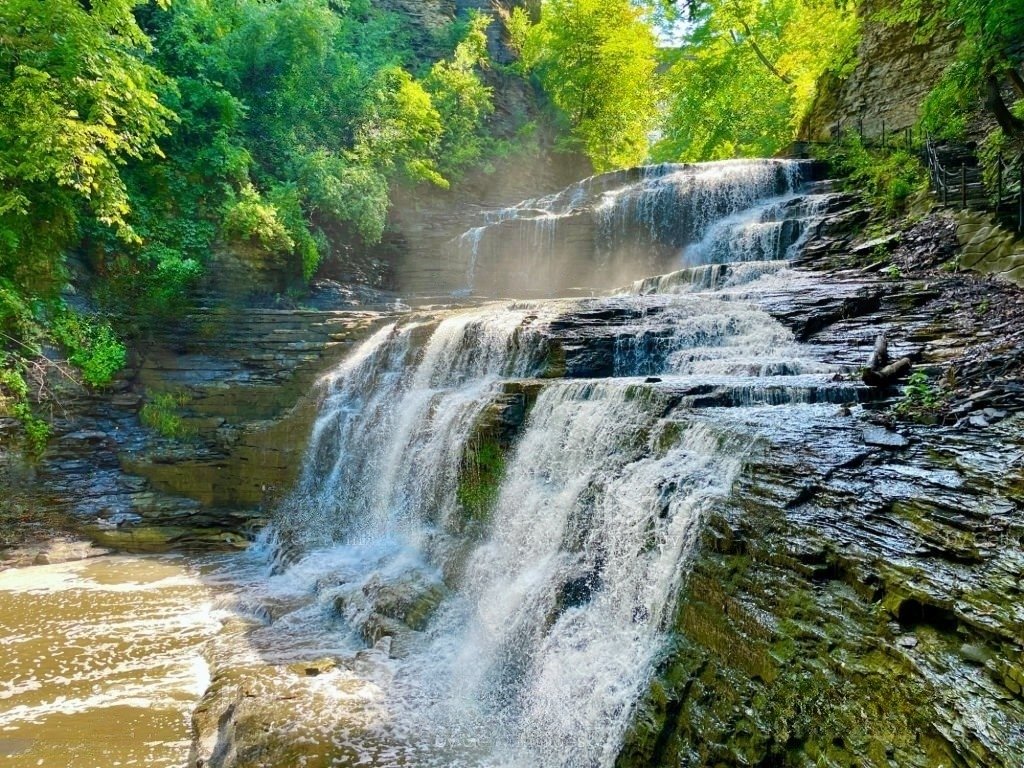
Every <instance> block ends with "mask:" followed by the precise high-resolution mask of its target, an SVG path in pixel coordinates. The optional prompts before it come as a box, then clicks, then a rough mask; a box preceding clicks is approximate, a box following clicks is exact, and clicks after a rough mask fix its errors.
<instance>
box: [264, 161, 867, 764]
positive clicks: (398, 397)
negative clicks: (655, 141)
mask: <svg viewBox="0 0 1024 768" xmlns="http://www.w3.org/2000/svg"><path fill="white" fill-rule="evenodd" d="M799 176H800V171H799V167H798V166H797V165H796V164H793V163H788V164H787V163H785V162H782V161H759V162H735V163H720V164H710V165H707V166H698V167H687V166H684V167H678V166H659V167H657V168H652V169H646V170H645V171H644V172H643V173H641V174H640V175H639V176H638V177H634V178H633V179H631V180H630V179H627V180H625V181H624V182H622V183H620V184H619V186H613V187H611V188H609V187H608V185H607V180H605V179H603V177H598V178H597V179H591V180H587V181H585V182H581V183H580V184H579V185H576V186H575V187H572V188H570V189H569V190H566V191H565V192H563V193H560V194H559V195H555V196H551V197H549V198H544V199H539V200H532V201H527V202H525V203H522V204H520V205H519V206H515V207H513V208H509V209H504V210H501V211H497V212H493V213H492V214H490V215H488V216H487V217H486V220H485V223H484V224H483V225H482V226H480V227H477V228H474V229H472V230H470V231H468V232H467V233H466V234H465V235H464V236H463V238H462V246H463V248H464V249H467V250H468V251H469V256H468V271H467V274H468V277H469V279H473V277H474V275H475V274H476V271H477V270H478V269H479V268H480V266H481V264H480V257H481V255H482V251H481V248H482V247H483V246H484V244H486V243H487V241H488V238H489V237H492V235H495V236H500V233H501V232H503V231H505V230H503V229H502V228H503V227H507V225H508V224H509V222H520V223H521V222H529V223H530V226H529V227H527V228H526V229H525V230H520V233H522V232H526V233H527V234H526V235H522V234H520V237H525V238H526V239H523V240H521V242H520V244H521V245H522V246H523V247H524V248H525V249H526V250H527V251H528V253H527V255H528V259H527V262H526V263H527V267H526V269H527V270H529V269H530V266H529V265H530V264H532V263H533V261H531V259H536V258H539V257H550V256H551V254H550V253H547V254H546V253H545V251H546V249H548V250H550V248H551V247H552V244H553V243H554V242H555V240H556V239H557V233H558V228H559V227H560V226H561V225H562V222H565V221H569V220H572V219H574V218H576V217H578V216H579V215H580V214H581V212H583V213H586V215H588V216H593V217H596V220H597V222H598V231H599V232H600V233H601V236H600V239H599V241H598V242H596V243H595V245H594V247H595V248H596V249H597V250H598V251H599V252H600V251H610V250H612V249H613V248H614V247H615V245H616V243H617V242H618V241H619V240H621V239H622V237H623V233H627V234H628V236H629V237H631V238H633V239H634V240H635V239H636V238H637V233H638V232H640V233H641V235H642V236H643V237H646V238H648V239H649V241H656V240H661V241H668V242H676V243H679V244H680V247H679V250H678V251H677V254H678V255H677V258H678V262H677V263H678V267H679V269H678V270H677V271H676V272H674V273H673V274H670V275H667V276H663V277H661V278H651V279H647V280H642V281H638V282H637V283H634V284H633V285H632V286H631V288H630V289H628V290H626V291H623V292H620V294H619V295H618V296H617V297H614V298H608V299H589V300H564V299H563V300H552V301H536V302H511V303H510V302H504V303H499V304H492V305H487V306H484V307H482V308H479V309H475V310H466V311H463V312H458V313H453V314H449V315H448V316H446V317H443V318H441V319H440V321H438V320H415V319H413V320H410V321H406V322H404V323H401V324H397V325H391V326H388V327H385V328H382V329H381V330H380V331H378V333H377V334H376V335H375V336H373V337H372V338H371V339H370V340H368V341H367V342H366V343H365V344H364V345H363V346H362V347H361V348H360V349H359V350H358V351H357V352H356V353H355V354H354V355H353V356H352V357H351V358H350V359H349V360H347V361H346V362H344V363H343V364H342V365H341V366H339V368H338V369H337V370H336V371H334V372H333V373H332V374H330V375H329V376H327V377H325V379H324V380H323V381H322V382H321V385H320V386H321V391H322V393H323V394H322V402H321V406H320V415H319V418H318V420H317V422H316V426H315V427H314V430H313V434H312V438H311V441H310V449H309V456H308V459H307V461H306V464H305V467H304V471H303V475H302V479H301V481H300V483H299V487H298V489H297V491H296V493H295V494H294V495H293V497H292V498H291V499H290V501H289V503H288V504H286V505H285V507H284V509H283V510H282V514H281V516H280V519H279V522H278V526H277V530H278V533H279V535H280V536H281V538H282V540H283V541H285V542H286V549H288V550H289V551H290V557H289V559H288V560H286V561H285V562H288V563H289V565H288V566H287V567H286V569H285V570H284V571H283V573H282V574H281V575H280V576H277V577H274V578H275V579H281V578H287V579H288V580H289V583H291V584H293V585H295V587H296V588H297V589H298V590H299V592H301V591H302V590H303V589H304V590H305V591H306V593H307V594H315V595H316V598H315V604H316V605H317V606H319V609H318V610H319V611H320V612H321V613H322V612H323V611H325V610H326V611H327V612H328V613H329V614H332V615H337V616H339V617H340V618H341V619H342V621H343V623H344V626H345V627H347V631H349V632H351V633H353V634H352V637H354V638H355V642H357V643H358V642H360V639H359V638H360V636H362V638H364V639H367V638H368V639H369V640H372V639H373V638H376V637H378V636H380V635H381V634H382V633H383V634H385V635H387V634H390V635H391V636H392V640H391V641H390V645H388V646H387V647H386V648H385V650H387V648H390V651H391V655H392V656H393V658H391V659H390V660H389V659H387V658H386V654H385V656H383V657H381V658H380V659H379V660H378V661H379V663H380V664H381V665H382V668H384V669H386V670H387V673H386V674H385V675H383V677H384V678H386V679H387V681H388V682H387V684H386V685H383V686H382V689H381V697H380V700H379V702H378V706H380V707H381V708H382V709H381V712H383V713H384V714H382V715H381V717H380V720H381V721H382V722H384V723H386V725H383V726H381V727H380V728H379V729H378V730H376V731H375V732H374V734H375V735H374V737H373V739H370V740H368V741H366V742H365V743H364V744H363V747H362V748H360V747H359V742H358V740H356V741H355V742H352V743H349V745H348V746H349V748H350V749H352V750H354V751H355V753H356V754H359V755H360V759H362V760H365V761H366V764H369V765H374V766H379V767H383V766H399V765H412V766H435V765H436V766H455V765H465V766H517V767H518V766H522V767H523V768H526V766H530V768H548V767H550V768H595V767H600V768H608V767H609V766H612V765H613V764H614V762H615V759H616V756H617V753H618V749H619V746H620V744H621V740H622V736H623V733H624V731H625V729H626V728H627V727H628V725H629V723H630V720H631V717H632V716H633V713H634V708H635V706H636V704H637V702H638V701H639V700H640V698H641V697H642V695H643V693H644V691H645V690H646V688H647V686H648V684H649V681H650V678H651V675H652V674H653V671H654V669H655V666H656V664H657V661H658V659H659V657H660V654H661V653H662V652H663V649H664V642H665V639H666V637H667V624H668V623H669V622H670V621H671V620H672V617H673V615H674V609H675V596H676V594H677V592H678V590H679V587H680V584H681V583H682V581H683V580H684V579H685V576H686V571H687V562H688V557H689V552H690V551H691V549H692V547H693V545H694V542H695V540H696V536H697V533H698V531H699V530H700V523H701V520H702V517H703V515H704V513H705V512H706V511H707V510H708V509H709V508H710V507H711V505H713V504H714V503H715V502H716V500H717V499H720V498H721V497H723V496H724V495H726V494H727V493H728V492H729V489H730V487H731V485H732V483H733V481H734V479H735V478H736V476H737V474H738V473H739V472H740V471H741V467H742V464H743V457H744V453H745V450H746V447H747V443H749V441H750V439H751V438H750V437H742V436H741V434H740V433H733V432H730V431H729V430H726V429H722V428H720V427H718V426H715V425H712V424H710V423H709V422H706V421H704V420H702V419H701V418H700V417H699V415H688V414H689V413H690V412H689V411H688V409H689V408H691V407H698V408H699V407H701V406H700V403H702V402H705V401H706V402H708V403H709V404H715V405H729V406H733V407H752V406H759V405H781V404H788V403H801V402H802V403H814V402H822V401H825V402H843V401H846V400H848V399H851V398H852V399H855V398H856V391H855V390H854V389H852V388H844V387H842V386H840V385H835V384H832V383H830V377H829V376H827V375H826V374H831V373H834V371H833V369H832V368H831V367H829V366H825V365H823V364H821V363H819V362H817V361H815V360H814V359H812V358H810V357H808V356H807V354H806V351H805V350H804V349H803V348H802V347H801V346H800V345H799V344H797V343H796V341H795V340H794V338H793V335H792V333H791V332H790V331H788V330H787V329H786V328H784V327H783V326H782V325H780V324H779V323H777V322H776V321H774V320H772V319H771V318H770V317H768V316H767V315H766V314H765V313H764V312H762V311H760V310H758V309H756V308H755V307H754V306H752V305H751V304H749V303H747V301H745V300H744V297H745V296H749V295H751V294H752V293H753V294H756V291H757V288H756V286H757V284H758V282H759V281H760V280H761V279H763V278H765V277H771V276H773V275H777V274H779V273H780V272H781V271H783V270H785V268H786V266H787V264H788V259H790V258H792V257H793V256H794V255H795V254H796V253H797V251H798V249H799V247H800V245H801V243H802V242H803V240H804V239H806V237H807V235H808V234H809V232H810V231H811V230H812V228H813V226H814V225H815V219H816V216H817V215H818V212H819V211H820V208H821V205H822V200H821V199H819V198H800V197H799V195H798V185H799ZM677 220H681V221H685V227H686V230H685V232H679V231H678V230H677V225H678V221H677ZM643 237H641V240H642V239H643ZM683 243H685V245H683ZM737 291H742V292H743V293H737ZM584 316H587V317H591V316H592V317H594V318H597V319H596V320H588V321H586V322H582V323H581V324H580V325H579V327H576V326H575V325H574V323H580V322H581V321H579V320H575V319H574V318H579V317H584ZM563 328H567V329H568V331H567V333H568V335H567V336H560V335H559V334H564V333H566V331H563V330H561V329H563ZM555 338H557V339H560V341H558V342H557V343H560V344H566V345H568V346H567V347H566V349H569V347H573V346H574V345H575V346H579V347H582V348H584V349H586V348H588V347H590V346H594V345H598V346H599V345H600V344H603V343H608V342H610V343H611V349H612V363H611V365H612V370H611V371H610V373H611V378H607V379H602V380H581V381H570V380H558V381H555V382H551V383H547V384H544V385H543V386H539V395H538V396H537V400H536V403H534V404H533V405H532V407H531V408H530V411H529V416H528V418H527V420H526V422H525V424H524V425H523V426H522V428H521V430H520V434H519V436H518V438H517V440H516V442H515V444H514V446H513V447H512V449H511V451H510V453H509V454H508V458H507V462H506V465H505V466H504V468H503V472H502V475H501V484H500V489H499V491H498V495H497V498H496V500H495V502H494V505H493V510H492V511H491V512H490V515H489V518H488V520H487V521H486V524H485V525H484V526H483V527H480V526H475V527H474V526H470V527H468V528H467V527H466V525H465V524H464V523H462V522H460V521H463V520H464V519H465V518H466V515H467V514H468V513H467V511H466V509H464V508H463V502H462V501H461V500H460V497H459V473H460V471H465V469H464V467H465V463H464V461H465V459H464V457H465V456H466V455H467V452H468V453H469V454H470V455H471V454H472V451H473V450H475V448H474V445H475V443H474V440H475V439H476V438H475V437H474V435H475V434H476V431H475V430H477V428H478V425H479V424H480V420H481V418H482V417H483V414H484V413H485V412H486V411H487V409H488V408H489V407H490V406H491V405H492V404H493V403H495V402H496V401H498V400H500V399H501V396H502V392H503V386H504V385H505V384H506V383H507V382H509V381H513V380H521V379H524V378H525V379H528V378H530V377H534V376H537V375H542V374H544V373H545V372H546V371H547V366H548V364H549V363H550V360H549V356H550V352H551V345H552V344H553V343H556V342H554V341H552V339H555ZM601 339H604V340H605V341H601ZM643 376H657V377H659V378H658V379H657V381H656V382H655V383H645V382H644V380H643V379H642V378H637V377H643ZM659 382H660V383H659ZM672 403H676V404H677V405H676V406H673V405H672ZM673 408H675V410H673ZM460 467H462V468H463V469H461V470H460ZM388 585H397V586H394V587H389V586H388ZM394 588H397V589H411V590H412V591H413V593H415V594H424V593H426V592H428V591H431V590H433V592H432V594H435V603H436V608H435V610H434V611H433V614H432V616H431V617H430V618H429V620H427V619H424V620H423V622H422V623H419V624H417V625H416V630H417V631H412V630H411V629H410V628H409V627H408V626H406V627H404V628H403V626H401V623H400V622H396V621H394V620H393V619H392V618H389V617H390V616H391V615H392V614H388V616H385V617H384V618H382V614H381V613H379V611H384V612H385V614H387V613H388V609H387V607H386V605H384V603H382V602H381V600H382V599H385V598H384V597H382V596H385V595H386V594H387V593H388V590H389V589H394ZM417 590H418V591H417ZM382 606H383V607H382ZM301 615H303V616H305V614H301ZM268 631H270V630H268ZM364 641H365V640H364ZM374 679H375V680H377V681H379V680H380V679H381V675H380V674H379V673H378V674H376V675H375V677H374Z"/></svg>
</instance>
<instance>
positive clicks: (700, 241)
mask: <svg viewBox="0 0 1024 768" xmlns="http://www.w3.org/2000/svg"><path fill="white" fill-rule="evenodd" d="M803 175H804V166H803V165H802V164H801V163H797V162H792V161H782V160H742V161H724V162H719V163H707V164H702V165H659V166H651V167H648V168H643V169H639V170H636V171H626V172H620V173H616V174H608V175H605V176H596V177H593V178H591V179H587V180H585V181H582V182H580V183H578V184H576V185H574V186H572V187H570V188H569V189H567V190H565V191H564V192H561V193H559V194H557V195H551V196H548V197H544V198H538V199H535V200H528V201H525V202H523V203H520V204H519V205H516V206H511V207H509V208H504V209H500V210H498V211H492V212H488V213H485V214H484V215H483V217H482V218H483V221H482V223H481V224H480V225H479V226H476V227H473V228H472V229H470V230H468V231H467V232H466V233H464V234H463V235H462V236H461V237H459V238H456V240H455V243H454V245H453V255H452V258H455V259H457V260H459V261H461V262H462V263H463V264H464V265H465V266H464V269H465V274H466V279H467V282H468V285H469V288H468V290H470V291H474V290H475V291H477V292H483V293H484V294H491V295H494V294H495V293H500V294H502V295H508V294H509V293H512V294H517V295H539V296H553V295H558V294H560V293H562V294H564V293H565V292H567V291H576V292H580V291H582V292H589V291H593V290H602V289H604V290H607V289H610V288H613V287H614V286H615V284H616V283H620V282H622V281H624V280H626V279H633V278H635V277H636V276H637V275H638V273H639V274H651V273H652V272H653V271H670V270H673V269H678V268H679V267H680V266H683V265H684V264H702V263H708V262H712V261H731V260H737V261H738V260H750V259H751V258H758V259H762V260H763V259H769V258H777V259H782V258H786V257H787V255H788V254H789V253H791V252H792V249H793V247H795V246H796V245H797V243H798V241H799V239H800V238H801V236H802V234H803V233H804V232H805V231H806V229H805V228H804V227H802V225H801V221H800V220H799V219H800V217H801V215H802V214H806V211H802V210H801V208H800V206H799V205H797V206H796V208H792V206H793V204H794V203H796V202H797V201H798V198H797V192H798V190H799V187H800V185H801V183H802V178H803ZM729 243H732V244H733V246H729V245H728V244H729ZM744 243H745V244H744ZM730 247H731V248H732V251H730ZM734 251H735V252H738V251H745V252H746V255H740V256H738V257H737V258H735V259H731V258H729V255H730V253H731V252H734Z"/></svg>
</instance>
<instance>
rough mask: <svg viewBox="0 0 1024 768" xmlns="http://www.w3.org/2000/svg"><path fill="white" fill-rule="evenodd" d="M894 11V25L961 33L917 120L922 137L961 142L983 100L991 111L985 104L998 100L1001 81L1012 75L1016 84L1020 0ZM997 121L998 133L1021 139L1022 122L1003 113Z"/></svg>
mask: <svg viewBox="0 0 1024 768" xmlns="http://www.w3.org/2000/svg"><path fill="white" fill-rule="evenodd" d="M898 8H899V9H901V10H902V15H901V16H900V17H898V18H897V19H896V20H897V21H900V20H905V21H910V22H912V23H917V24H919V25H924V26H926V27H930V26H934V25H935V24H939V23H946V24H953V25H958V26H960V27H961V28H962V29H963V38H962V43H961V44H960V47H959V49H958V50H957V56H956V58H955V60H954V61H953V63H952V64H951V65H950V66H949V68H948V69H947V70H946V72H945V74H944V75H943V78H942V80H941V81H940V82H939V83H938V84H937V85H936V87H935V88H934V89H933V90H932V92H931V93H930V94H929V95H928V98H927V99H926V100H925V104H924V110H923V115H922V124H923V127H924V128H925V130H927V131H928V132H930V133H932V134H934V135H938V136H940V137H942V138H961V137H963V136H964V135H965V133H966V132H967V128H968V123H969V121H970V116H971V114H972V112H973V111H974V110H975V109H976V107H977V105H978V104H979V103H982V102H984V101H985V100H986V96H987V100H988V101H989V106H995V105H993V104H992V103H991V102H992V100H993V99H994V98H998V91H999V88H1000V83H1001V81H1002V79H1003V78H1004V77H1005V76H1007V75H1016V78H1017V82H1018V83H1021V81H1020V74H1019V72H1018V70H1017V67H1018V66H1019V61H1016V60H1015V55H1014V53H1015V50H1016V51H1017V52H1018V54H1017V55H1019V50H1020V49H1019V45H1020V41H1021V40H1022V39H1024V7H1022V6H1021V2H1020V0H936V2H935V3H927V4H924V3H922V0H902V2H901V3H900V4H899V5H898ZM1022 85H1024V84H1022ZM986 91H987V94H986ZM1020 95H1021V96H1024V92H1022V93H1021V94H1020ZM1001 117H1003V120H1002V121H1001V127H1002V128H1003V130H1004V131H1006V132H1008V133H1011V134H1012V133H1015V132H1016V133H1017V134H1018V135H1019V134H1024V122H1019V123H1017V122H1016V121H1017V120H1019V117H1017V118H1016V120H1015V118H1014V117H1013V116H1009V115H1006V114H1005V113H1004V115H1002V116H1001ZM1015 129H1016V130H1015Z"/></svg>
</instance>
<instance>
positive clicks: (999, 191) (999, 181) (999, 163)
mask: <svg viewBox="0 0 1024 768" xmlns="http://www.w3.org/2000/svg"><path fill="white" fill-rule="evenodd" d="M1002 204H1003V153H1002V152H1000V153H999V154H998V155H996V213H997V214H998V213H999V208H1000V206H1001V205H1002Z"/></svg>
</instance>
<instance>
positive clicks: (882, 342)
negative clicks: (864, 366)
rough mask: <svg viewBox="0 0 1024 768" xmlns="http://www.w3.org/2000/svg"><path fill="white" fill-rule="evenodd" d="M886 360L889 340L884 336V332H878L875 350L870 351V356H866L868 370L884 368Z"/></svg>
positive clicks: (887, 358) (887, 359)
mask: <svg viewBox="0 0 1024 768" xmlns="http://www.w3.org/2000/svg"><path fill="white" fill-rule="evenodd" d="M888 362H889V341H888V339H886V338H885V334H884V333H880V334H878V338H877V339H876V340H875V350H874V351H873V352H872V353H871V357H869V358H868V370H869V371H879V370H881V369H882V368H884V367H885V365H886V363H888Z"/></svg>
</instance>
